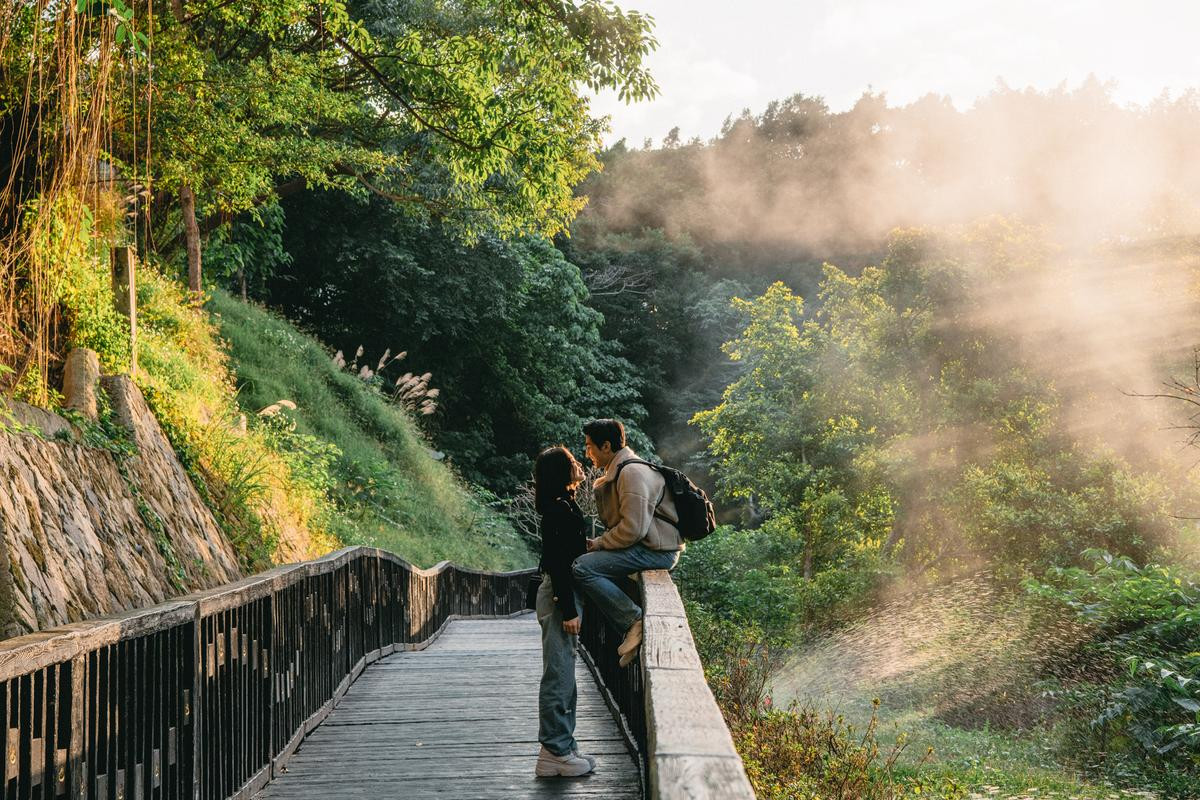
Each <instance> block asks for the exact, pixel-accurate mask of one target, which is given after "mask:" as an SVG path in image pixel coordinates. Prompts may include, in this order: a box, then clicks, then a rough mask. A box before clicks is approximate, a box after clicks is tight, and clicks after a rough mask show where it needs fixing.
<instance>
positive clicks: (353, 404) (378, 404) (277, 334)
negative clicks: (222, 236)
mask: <svg viewBox="0 0 1200 800" xmlns="http://www.w3.org/2000/svg"><path fill="white" fill-rule="evenodd" d="M209 302H210V307H211V310H212V312H213V314H214V319H215V321H216V323H217V324H218V325H219V326H220V333H221V335H222V336H223V337H224V338H225V340H226V341H227V344H228V348H229V353H230V362H231V363H230V366H231V369H232V372H233V375H234V376H236V381H237V385H238V391H237V403H238V405H239V406H240V408H241V409H242V411H243V412H244V413H245V414H246V415H247V416H248V417H249V418H250V419H251V420H252V422H251V425H250V431H251V433H253V434H254V435H257V436H262V437H264V438H265V439H266V441H267V442H268V443H271V444H272V445H273V447H274V448H275V451H276V452H279V453H281V457H282V458H283V459H284V460H285V462H286V463H287V464H288V465H289V469H290V472H291V474H292V475H294V476H295V478H294V480H295V481H296V483H297V484H298V485H299V486H302V487H311V488H312V490H314V491H316V492H317V494H318V495H319V496H320V498H322V499H321V500H320V501H319V502H318V503H317V508H316V509H315V511H314V520H315V523H314V524H317V525H318V526H319V527H320V528H322V529H324V530H326V531H327V532H328V534H329V535H331V536H333V537H335V538H336V539H337V540H338V541H340V542H344V543H355V544H373V545H375V546H378V547H384V548H386V549H389V550H392V551H394V552H397V553H399V554H401V555H402V556H404V557H405V558H407V559H409V560H411V561H412V562H413V563H416V564H427V565H428V564H433V563H435V562H437V561H440V560H443V559H449V560H453V561H455V562H456V563H460V564H464V565H470V566H474V567H477V568H493V569H500V568H509V567H518V566H524V565H526V564H527V563H528V562H529V560H530V559H531V558H532V556H531V555H530V553H529V551H528V550H527V548H526V546H525V545H524V544H523V543H522V542H521V541H520V540H519V538H518V537H517V535H516V533H515V532H514V531H513V530H512V528H511V527H510V526H509V525H508V523H507V521H506V520H505V519H504V517H503V516H502V515H501V514H499V513H498V512H497V511H496V510H494V509H493V508H491V507H490V506H489V505H488V504H487V502H486V499H485V498H482V497H480V496H477V495H475V494H474V493H473V492H471V491H469V490H467V488H466V487H464V486H463V485H462V483H461V482H460V481H459V480H458V479H457V478H456V476H455V475H454V474H453V473H452V472H451V471H450V470H448V469H447V468H446V467H445V465H444V464H442V463H439V462H437V461H435V460H434V459H433V458H431V454H430V451H429V447H428V444H427V442H426V441H425V439H424V438H423V437H422V435H421V434H420V433H419V431H418V430H417V428H416V425H415V423H414V422H413V420H412V419H411V418H410V417H409V416H408V415H407V414H406V413H405V412H404V411H402V410H401V409H399V408H397V407H396V406H394V405H393V404H391V403H390V402H389V401H388V400H387V399H386V398H385V397H383V396H382V395H381V394H380V393H379V391H377V390H376V389H374V388H372V387H371V386H370V385H368V384H367V383H365V382H364V381H363V380H361V379H360V378H359V377H358V376H357V375H355V374H350V373H349V372H346V371H345V370H342V369H339V368H338V367H337V366H335V364H334V362H333V360H332V359H331V358H330V356H329V353H328V352H327V351H326V350H325V348H324V346H322V345H321V344H320V343H319V342H317V341H316V340H314V339H313V338H311V337H310V336H307V335H305V334H303V333H301V332H300V331H298V330H297V329H296V328H295V327H293V326H292V325H291V324H289V323H288V322H287V321H285V320H283V319H281V318H279V317H277V316H275V315H273V314H270V313H268V312H267V311H265V310H263V309H261V308H258V307H256V306H253V305H247V304H245V303H242V302H240V301H237V300H234V299H233V298H232V297H230V296H229V295H227V294H225V293H223V292H216V293H214V294H213V296H212V298H211V300H210V301H209ZM280 400H287V401H290V403H291V404H293V405H294V406H295V409H294V410H281V411H279V412H278V413H276V414H273V415H268V416H263V415H260V414H259V413H258V412H259V411H260V410H261V409H265V408H267V407H270V406H275V405H277V404H278V401H280Z"/></svg>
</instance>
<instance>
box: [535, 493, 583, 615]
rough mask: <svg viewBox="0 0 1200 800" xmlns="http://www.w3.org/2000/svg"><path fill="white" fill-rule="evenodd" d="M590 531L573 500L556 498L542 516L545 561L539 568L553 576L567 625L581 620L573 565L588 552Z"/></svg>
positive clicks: (552, 581)
mask: <svg viewBox="0 0 1200 800" xmlns="http://www.w3.org/2000/svg"><path fill="white" fill-rule="evenodd" d="M587 529H588V524H587V519H586V518H585V517H584V516H583V512H582V511H580V510H579V505H578V504H577V503H576V502H575V498H574V497H572V496H564V497H559V498H556V499H555V500H554V501H553V502H551V503H550V507H549V508H548V509H547V510H546V511H545V512H544V513H543V514H542V525H541V533H542V561H541V563H540V564H539V565H538V567H539V569H541V571H542V572H543V573H545V574H547V575H549V576H550V583H551V585H552V586H553V588H554V601H555V602H556V603H558V609H559V611H561V612H562V616H563V621H564V622H565V621H566V620H569V619H575V617H576V616H578V611H577V610H576V607H575V581H574V579H573V578H572V577H571V564H572V563H573V562H574V561H575V559H577V558H579V557H580V556H581V555H583V554H584V553H586V552H587V542H586V534H585V532H586V531H587Z"/></svg>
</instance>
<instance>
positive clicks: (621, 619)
mask: <svg viewBox="0 0 1200 800" xmlns="http://www.w3.org/2000/svg"><path fill="white" fill-rule="evenodd" d="M677 561H679V551H678V550H651V549H650V548H649V547H646V546H645V545H644V544H642V543H641V542H638V543H637V544H634V545H633V546H631V547H627V548H625V549H624V550H596V551H595V552H592V553H584V554H583V555H581V556H580V557H579V558H577V559H575V564H574V566H573V567H572V568H571V572H572V574H573V575H574V576H575V587H576V588H577V589H578V590H579V591H581V592H584V593H585V594H587V596H588V597H589V598H590V599H591V600H592V602H593V603H595V604H596V608H598V609H599V610H600V613H601V614H603V615H604V616H605V617H607V618H608V621H609V622H610V623H612V626H613V627H614V628H615V629H616V631H617V633H619V634H622V635H623V634H624V633H625V632H626V631H628V630H629V628H630V627H631V626H632V625H633V623H635V622H637V621H638V620H639V619H641V618H642V607H641V606H639V605H638V604H637V603H635V602H633V601H632V600H630V599H629V595H627V594H626V593H625V591H624V590H623V589H622V588H621V585H620V583H618V581H620V582H627V581H628V580H629V578H628V576H629V575H630V574H631V573H634V572H643V571H645V570H648V569H674V567H675V563H676V562H677Z"/></svg>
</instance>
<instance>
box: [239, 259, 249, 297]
mask: <svg viewBox="0 0 1200 800" xmlns="http://www.w3.org/2000/svg"><path fill="white" fill-rule="evenodd" d="M238 283H240V284H241V285H242V302H243V303H245V302H247V298H246V268H245V267H241V268H240V269H238Z"/></svg>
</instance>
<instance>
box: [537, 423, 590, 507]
mask: <svg viewBox="0 0 1200 800" xmlns="http://www.w3.org/2000/svg"><path fill="white" fill-rule="evenodd" d="M593 441H594V440H593ZM581 481H583V467H581V466H579V462H578V461H576V460H575V456H573V455H571V451H570V450H568V449H567V448H565V447H563V446H562V445H557V446H556V447H547V448H546V449H545V450H543V451H542V452H541V453H539V454H538V457H537V461H535V462H533V507H534V508H535V509H537V512H538V513H539V514H545V513H546V512H547V511H549V510H550V506H551V504H552V503H553V502H554V501H555V500H557V499H558V498H560V497H563V496H565V495H567V494H568V493H569V490H572V489H574V488H575V487H576V486H578V485H579V483H580V482H581Z"/></svg>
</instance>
